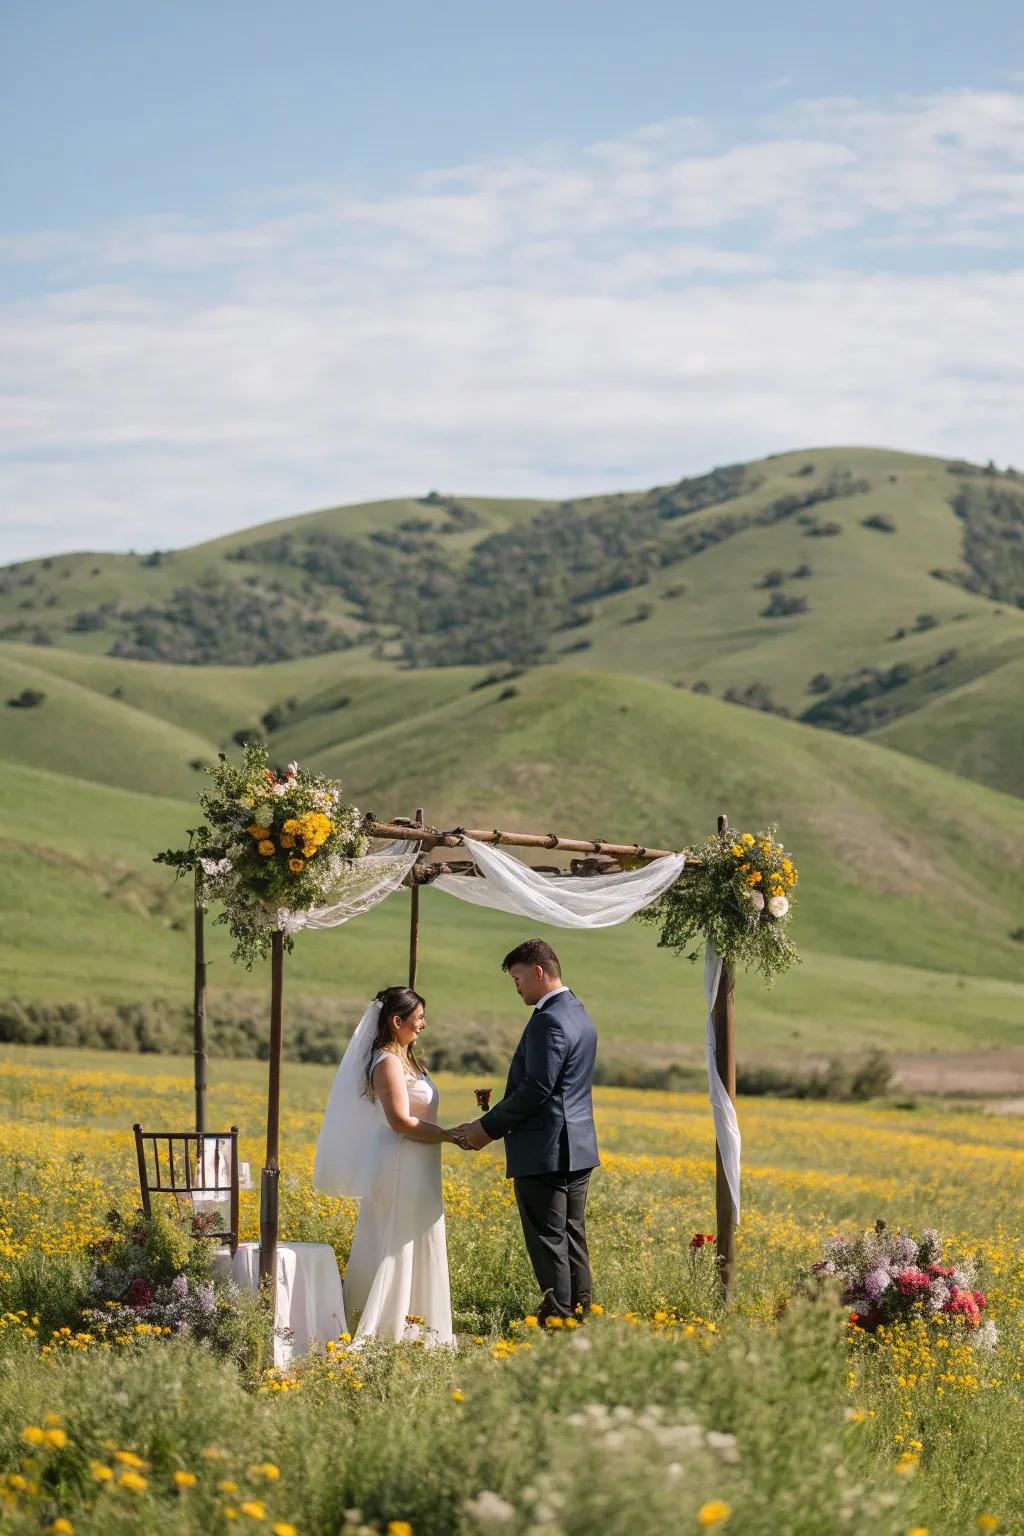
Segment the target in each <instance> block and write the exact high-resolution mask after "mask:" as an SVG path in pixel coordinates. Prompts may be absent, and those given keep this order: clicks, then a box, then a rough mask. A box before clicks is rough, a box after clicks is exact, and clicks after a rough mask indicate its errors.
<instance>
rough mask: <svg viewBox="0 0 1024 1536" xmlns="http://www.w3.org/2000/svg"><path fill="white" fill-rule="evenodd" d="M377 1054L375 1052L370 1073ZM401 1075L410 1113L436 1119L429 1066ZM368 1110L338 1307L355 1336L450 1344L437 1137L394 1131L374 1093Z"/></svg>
mask: <svg viewBox="0 0 1024 1536" xmlns="http://www.w3.org/2000/svg"><path fill="white" fill-rule="evenodd" d="M384 1054H385V1052H383V1051H378V1052H377V1054H376V1055H375V1056H374V1058H373V1061H372V1063H371V1066H370V1074H371V1076H372V1074H373V1071H374V1069H375V1068H376V1066H377V1064H378V1062H379V1061H380V1060H381V1059H382V1057H383V1056H384ZM405 1077H406V1084H407V1087H408V1091H409V1112H410V1114H413V1115H415V1116H416V1117H417V1118H418V1119H422V1120H432V1121H435V1122H436V1121H437V1106H438V1103H439V1100H440V1095H439V1094H438V1091H437V1087H436V1085H435V1083H434V1081H433V1079H432V1078H431V1077H430V1075H429V1073H424V1075H423V1076H422V1077H417V1076H416V1074H415V1073H414V1072H411V1071H409V1070H407V1071H406V1074H405ZM373 1110H374V1126H373V1131H372V1135H371V1138H370V1145H369V1146H368V1147H367V1148H366V1151H367V1152H368V1153H369V1159H368V1169H367V1179H366V1189H365V1192H364V1193H363V1195H362V1198H361V1201H360V1206H359V1219H358V1221H357V1222H356V1230H355V1236H354V1237H353V1239H352V1252H351V1253H350V1255H349V1260H348V1268H347V1269H346V1271H345V1281H344V1291H345V1310H346V1312H347V1314H348V1316H349V1318H350V1319H355V1318H358V1325H357V1327H356V1332H355V1337H356V1339H357V1340H358V1339H360V1338H379V1339H390V1340H392V1341H394V1342H395V1343H398V1342H400V1341H402V1340H406V1341H413V1340H417V1339H420V1340H422V1341H423V1343H425V1344H429V1345H436V1344H448V1345H454V1344H455V1342H456V1340H455V1335H454V1333H453V1332H452V1303H451V1287H450V1283H449V1278H448V1247H447V1243H446V1240H445V1230H444V1206H443V1204H442V1201H441V1146H440V1143H437V1144H434V1145H431V1144H430V1143H428V1142H423V1141H413V1140H412V1138H411V1137H409V1136H401V1135H399V1133H398V1132H397V1131H393V1130H392V1129H391V1127H390V1126H389V1125H388V1122H387V1118H386V1116H385V1114H384V1110H383V1108H382V1106H381V1103H380V1100H379V1099H374V1101H373ZM410 1318H415V1319H417V1320H418V1319H421V1318H422V1320H423V1321H422V1323H420V1322H419V1321H416V1322H410V1321H409V1319H410Z"/></svg>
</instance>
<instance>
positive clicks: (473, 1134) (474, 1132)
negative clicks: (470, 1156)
mask: <svg viewBox="0 0 1024 1536" xmlns="http://www.w3.org/2000/svg"><path fill="white" fill-rule="evenodd" d="M448 1134H449V1136H450V1137H451V1139H452V1141H454V1143H455V1145H456V1146H458V1147H461V1148H462V1150H463V1152H479V1151H480V1150H481V1149H482V1148H483V1147H486V1146H488V1145H489V1144H490V1143H491V1142H492V1141H493V1140H494V1137H493V1136H488V1134H487V1132H486V1131H485V1130H484V1128H483V1126H482V1125H481V1124H480V1121H479V1120H467V1121H464V1122H463V1124H462V1125H456V1126H455V1127H454V1128H453V1129H452V1130H451V1131H449V1133H448Z"/></svg>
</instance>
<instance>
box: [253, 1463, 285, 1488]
mask: <svg viewBox="0 0 1024 1536" xmlns="http://www.w3.org/2000/svg"><path fill="white" fill-rule="evenodd" d="M249 1471H250V1473H251V1474H252V1476H253V1477H265V1478H266V1479H267V1481H268V1482H271V1483H272V1482H274V1480H275V1479H276V1478H279V1477H280V1476H281V1471H280V1468H279V1467H276V1466H275V1465H274V1463H273V1462H272V1461H258V1462H257V1463H256V1465H255V1466H254V1467H250V1468H249Z"/></svg>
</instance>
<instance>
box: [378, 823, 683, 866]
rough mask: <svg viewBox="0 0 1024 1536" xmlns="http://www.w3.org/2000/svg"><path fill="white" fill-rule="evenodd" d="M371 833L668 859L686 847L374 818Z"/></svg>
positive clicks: (427, 841) (430, 842) (427, 843)
mask: <svg viewBox="0 0 1024 1536" xmlns="http://www.w3.org/2000/svg"><path fill="white" fill-rule="evenodd" d="M369 833H370V836H371V837H382V838H388V839H390V840H392V841H404V842H407V843H422V844H423V846H424V848H425V849H430V848H461V847H463V846H464V843H465V839H466V838H467V837H471V838H472V839H473V840H474V842H477V843H499V844H502V845H503V846H504V847H506V848H548V849H551V850H558V851H559V852H562V853H606V854H609V855H610V856H611V857H612V858H627V859H668V858H671V857H672V856H673V855H674V854H675V853H679V852H686V850H685V849H674V848H647V847H646V846H645V845H644V844H643V843H607V842H605V841H604V839H603V838H578V837H560V836H559V835H558V834H557V833H556V832H503V831H501V829H500V828H498V827H491V828H488V829H484V830H472V831H471V830H470V829H469V828H467V827H453V828H452V830H451V831H449V832H439V831H438V830H437V828H436V827H417V826H414V825H412V824H410V823H409V822H408V821H405V820H400V821H374V822H371V823H370V827H369Z"/></svg>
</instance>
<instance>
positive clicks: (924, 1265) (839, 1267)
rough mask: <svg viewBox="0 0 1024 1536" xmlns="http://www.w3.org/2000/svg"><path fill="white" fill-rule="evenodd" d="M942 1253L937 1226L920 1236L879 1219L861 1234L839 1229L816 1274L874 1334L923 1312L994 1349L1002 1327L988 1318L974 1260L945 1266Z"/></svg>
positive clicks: (855, 1324)
mask: <svg viewBox="0 0 1024 1536" xmlns="http://www.w3.org/2000/svg"><path fill="white" fill-rule="evenodd" d="M942 1252H943V1240H942V1237H941V1236H940V1234H939V1233H938V1232H937V1231H936V1230H935V1228H934V1227H932V1228H929V1229H927V1230H926V1231H925V1232H924V1233H923V1235H922V1236H921V1237H920V1238H915V1237H914V1236H912V1235H911V1233H909V1232H900V1231H898V1230H897V1231H895V1232H891V1231H890V1230H889V1229H888V1227H887V1225H886V1223H885V1222H884V1221H876V1223H875V1226H874V1228H873V1229H872V1230H870V1231H868V1232H864V1233H862V1234H860V1235H859V1236H857V1237H855V1238H849V1237H844V1236H843V1235H842V1234H841V1233H834V1234H833V1235H832V1236H831V1237H830V1238H829V1239H828V1241H827V1243H826V1245H825V1257H824V1258H822V1259H819V1260H818V1261H817V1263H816V1264H815V1265H814V1266H813V1269H812V1273H813V1274H814V1275H815V1276H816V1277H817V1278H818V1279H819V1280H821V1281H830V1282H831V1283H832V1284H833V1285H837V1286H838V1287H839V1292H840V1297H839V1299H840V1301H841V1302H842V1305H843V1306H844V1307H848V1308H850V1316H849V1321H850V1323H851V1325H852V1326H853V1327H854V1328H860V1329H863V1330H864V1331H865V1332H866V1333H874V1332H876V1331H877V1330H878V1329H879V1328H882V1327H888V1326H891V1325H892V1324H893V1323H909V1322H912V1321H914V1319H915V1318H916V1317H917V1316H919V1315H923V1316H926V1317H932V1318H934V1317H938V1316H943V1317H946V1318H949V1319H951V1320H952V1321H954V1322H956V1323H959V1324H961V1325H962V1326H963V1328H964V1329H965V1330H966V1331H967V1334H968V1337H971V1335H973V1338H971V1342H973V1343H975V1344H978V1345H981V1346H983V1347H984V1348H987V1349H991V1348H992V1347H993V1346H994V1345H995V1343H996V1340H997V1338H998V1330H997V1328H996V1325H995V1323H994V1322H993V1321H992V1319H991V1318H988V1319H987V1320H985V1321H984V1322H983V1321H982V1316H981V1314H982V1312H983V1311H984V1310H985V1306H986V1297H985V1293H984V1292H983V1291H979V1290H977V1289H976V1288H975V1287H976V1281H977V1270H976V1266H975V1265H974V1264H973V1263H972V1262H971V1261H970V1260H961V1261H960V1262H958V1263H954V1264H943V1263H942Z"/></svg>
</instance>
